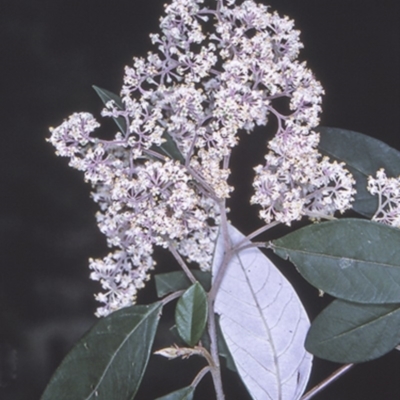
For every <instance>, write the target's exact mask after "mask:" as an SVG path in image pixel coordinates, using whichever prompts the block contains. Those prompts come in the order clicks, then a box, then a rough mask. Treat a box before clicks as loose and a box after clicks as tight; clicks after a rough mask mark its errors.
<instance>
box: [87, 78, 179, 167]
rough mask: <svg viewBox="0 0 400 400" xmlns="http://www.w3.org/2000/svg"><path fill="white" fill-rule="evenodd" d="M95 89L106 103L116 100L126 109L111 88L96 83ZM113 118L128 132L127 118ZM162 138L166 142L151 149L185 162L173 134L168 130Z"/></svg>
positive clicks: (119, 126)
mask: <svg viewBox="0 0 400 400" xmlns="http://www.w3.org/2000/svg"><path fill="white" fill-rule="evenodd" d="M93 89H94V90H95V91H96V93H97V94H98V95H99V97H100V99H101V100H102V101H103V103H104V105H105V104H106V103H107V102H108V101H110V100H114V102H115V104H116V105H117V106H118V108H119V109H120V110H124V104H123V103H122V100H121V98H120V97H119V96H118V95H116V94H115V93H113V92H110V91H109V90H106V89H102V88H99V87H98V86H94V85H93ZM113 120H114V121H115V123H116V124H117V126H118V128H119V129H120V130H121V132H126V129H127V126H126V121H125V118H123V117H118V118H113ZM162 138H163V139H164V140H165V142H164V143H163V144H162V145H161V146H156V145H153V146H151V148H150V149H151V150H153V151H154V152H156V153H158V154H161V155H163V156H166V157H168V158H171V159H172V160H177V161H179V162H180V163H182V164H184V163H185V157H183V155H182V153H181V152H180V151H179V149H178V146H177V145H176V143H175V141H174V140H173V139H172V137H171V135H170V134H169V133H167V132H164V133H163V135H162Z"/></svg>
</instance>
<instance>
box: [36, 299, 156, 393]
mask: <svg viewBox="0 0 400 400" xmlns="http://www.w3.org/2000/svg"><path fill="white" fill-rule="evenodd" d="M160 314H161V303H159V302H157V303H153V304H151V305H148V306H132V307H127V308H123V309H121V310H119V311H116V312H114V313H112V314H111V315H109V316H108V317H106V318H103V319H101V320H99V322H97V323H96V324H95V325H94V326H93V328H92V329H91V330H90V331H89V332H88V333H87V334H86V335H85V336H84V337H83V338H82V339H81V340H80V341H79V342H78V343H77V344H76V345H75V347H74V348H73V349H72V350H71V351H70V352H69V353H68V355H67V356H66V357H65V358H64V360H63V361H62V363H61V365H60V366H59V367H58V369H57V370H56V372H55V373H54V375H53V377H52V378H51V380H50V383H49V385H48V386H47V388H46V390H45V392H44V394H43V396H42V397H41V400H55V399H57V400H77V399H82V400H83V399H85V400H110V399H118V400H131V399H133V398H134V396H135V394H136V392H137V390H138V388H139V385H140V382H141V380H142V377H143V374H144V371H145V369H146V366H147V362H148V359H149V356H150V351H151V347H152V344H153V340H154V335H155V332H156V329H157V325H158V321H159V318H160Z"/></svg>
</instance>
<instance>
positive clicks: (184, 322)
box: [175, 282, 208, 346]
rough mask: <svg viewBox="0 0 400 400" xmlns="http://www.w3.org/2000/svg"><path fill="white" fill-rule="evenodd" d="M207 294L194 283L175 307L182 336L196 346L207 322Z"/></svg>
mask: <svg viewBox="0 0 400 400" xmlns="http://www.w3.org/2000/svg"><path fill="white" fill-rule="evenodd" d="M207 312H208V310H207V294H206V292H205V291H204V289H203V287H202V286H201V285H200V284H199V283H198V282H196V283H194V284H193V285H192V286H191V287H190V288H189V289H187V290H186V292H185V293H184V294H183V295H182V296H181V297H180V298H179V300H178V303H177V305H176V309H175V322H176V327H177V329H178V332H179V335H180V337H181V338H182V339H183V340H184V341H185V342H186V343H187V344H188V345H189V346H194V345H195V344H197V343H198V341H199V340H200V338H201V336H202V334H203V332H204V328H205V326H206V322H207Z"/></svg>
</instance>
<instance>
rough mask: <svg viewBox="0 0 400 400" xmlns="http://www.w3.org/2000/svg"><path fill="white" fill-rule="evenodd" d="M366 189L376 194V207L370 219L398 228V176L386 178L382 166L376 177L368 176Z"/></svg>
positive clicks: (399, 219)
mask: <svg viewBox="0 0 400 400" xmlns="http://www.w3.org/2000/svg"><path fill="white" fill-rule="evenodd" d="M367 189H368V191H369V192H370V193H371V194H372V195H377V196H378V208H377V210H376V212H375V214H374V216H373V217H372V220H373V221H377V222H381V223H383V224H386V225H391V226H394V227H396V228H400V176H399V177H397V178H388V177H387V176H386V173H385V170H384V169H383V168H382V169H380V170H378V171H377V173H376V178H374V177H372V176H369V177H368V186H367Z"/></svg>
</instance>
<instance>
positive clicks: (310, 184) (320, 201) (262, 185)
mask: <svg viewBox="0 0 400 400" xmlns="http://www.w3.org/2000/svg"><path fill="white" fill-rule="evenodd" d="M318 142H319V135H318V134H317V133H315V132H310V133H309V134H307V135H305V134H303V133H293V132H292V133H290V134H289V135H288V134H287V133H283V132H282V133H278V134H277V135H276V137H274V138H273V139H272V140H271V141H270V142H269V144H268V147H269V148H270V149H271V150H270V152H269V153H268V154H267V155H266V156H265V160H266V164H265V166H262V165H259V166H257V167H256V168H255V171H256V178H255V180H254V183H253V186H254V188H255V194H254V195H253V197H252V198H251V202H252V203H256V204H259V205H261V207H262V209H261V211H260V217H261V218H262V219H264V220H265V222H266V223H270V222H272V221H279V222H282V223H285V224H287V225H290V224H291V222H292V221H294V220H298V219H300V218H301V217H302V216H308V217H310V218H312V219H321V218H330V217H332V216H333V214H334V213H335V211H340V212H344V211H345V210H346V209H348V208H349V207H350V204H351V202H352V201H353V200H354V194H355V189H354V187H353V186H354V184H355V181H354V179H353V177H352V175H351V174H350V173H349V172H348V171H347V170H346V169H345V168H344V164H343V163H337V162H336V161H334V162H330V161H329V159H328V158H327V157H321V155H320V154H319V153H318V150H317V149H316V146H317V144H318Z"/></svg>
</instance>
